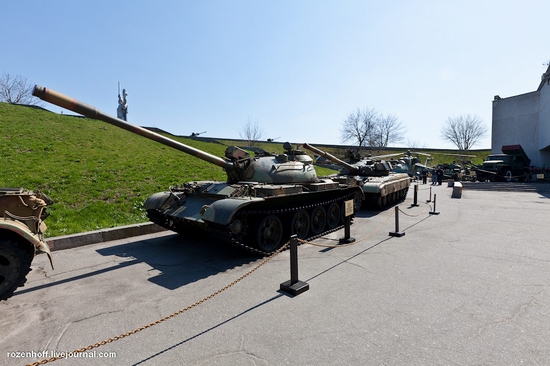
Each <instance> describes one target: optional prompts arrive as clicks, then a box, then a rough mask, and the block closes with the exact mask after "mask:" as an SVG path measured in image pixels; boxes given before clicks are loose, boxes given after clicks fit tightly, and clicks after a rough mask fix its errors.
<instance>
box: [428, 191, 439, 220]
mask: <svg viewBox="0 0 550 366" xmlns="http://www.w3.org/2000/svg"><path fill="white" fill-rule="evenodd" d="M436 197H437V194H435V193H434V210H433V211H430V215H439V212H437V211H436V210H435V199H436Z"/></svg>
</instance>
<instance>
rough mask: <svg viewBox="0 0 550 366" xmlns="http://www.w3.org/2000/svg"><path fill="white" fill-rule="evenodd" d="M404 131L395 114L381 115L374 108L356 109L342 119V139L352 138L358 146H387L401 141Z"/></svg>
mask: <svg viewBox="0 0 550 366" xmlns="http://www.w3.org/2000/svg"><path fill="white" fill-rule="evenodd" d="M404 131H405V128H404V127H403V126H402V125H401V122H399V121H398V119H397V117H396V116H393V115H389V114H388V115H387V116H383V115H380V114H379V113H378V112H377V111H376V110H375V109H363V110H361V109H358V110H357V111H356V112H352V113H350V114H349V115H348V117H347V118H346V120H345V121H344V125H343V129H342V141H350V140H352V141H354V142H356V143H357V146H359V147H363V146H369V147H387V146H388V145H389V144H390V143H392V142H400V141H402V140H403V133H404Z"/></svg>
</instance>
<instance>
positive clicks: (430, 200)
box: [426, 187, 432, 202]
mask: <svg viewBox="0 0 550 366" xmlns="http://www.w3.org/2000/svg"><path fill="white" fill-rule="evenodd" d="M426 202H432V187H430V199H429V200H426Z"/></svg>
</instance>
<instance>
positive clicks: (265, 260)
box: [27, 241, 290, 366]
mask: <svg viewBox="0 0 550 366" xmlns="http://www.w3.org/2000/svg"><path fill="white" fill-rule="evenodd" d="M289 244H290V241H287V242H286V243H285V244H284V245H283V246H281V247H280V248H279V249H278V250H277V251H275V252H273V253H272V254H271V255H270V256H269V257H266V258H265V259H264V260H263V261H262V262H261V263H259V264H258V265H257V266H256V267H254V268H252V269H251V270H250V271H248V272H247V273H245V274H243V275H242V276H240V277H239V278H237V279H236V280H235V281H233V282H231V283H230V284H229V285H227V286H225V287H222V288H220V289H219V290H218V291H216V292H214V293H212V294H210V295H208V296H206V297H205V298H203V299H201V300H199V301H197V302H195V303H194V304H191V305H189V306H187V307H185V308H183V309H181V310H178V311H176V312H175V313H173V314H170V315H168V316H165V317H164V318H161V319H159V320H156V321H154V322H152V323H149V324H147V325H144V326H142V327H139V328H136V329H134V330H131V331H129V332H126V333H123V334H120V335H118V336H115V337H111V338H108V339H106V340H104V341H101V342H97V343H95V344H92V345H90V346H87V347H83V348H79V349H76V350H74V351H73V352H72V353H73V354H74V353H81V352H86V351H90V350H92V349H94V348H97V347H100V346H104V345H106V344H107V343H111V342H114V341H118V340H119V339H122V338H125V337H128V336H129V335H132V334H136V333H138V332H141V331H142V330H145V329H147V328H151V327H152V326H154V325H157V324H160V323H162V322H164V321H166V320H168V319H171V318H174V317H176V316H178V315H180V314H182V313H184V312H186V311H187V310H191V309H192V308H194V307H195V306H197V305H200V304H202V303H203V302H205V301H207V300H210V299H211V298H213V297H214V296H216V295H219V294H221V293H222V292H224V291H225V290H227V289H229V288H230V287H232V286H234V285H236V284H237V283H239V282H240V281H242V280H243V279H245V278H246V277H248V276H249V275H251V274H252V273H253V272H255V271H256V270H257V269H259V268H260V267H261V266H263V265H264V264H266V263H267V262H268V261H270V260H271V259H273V257H275V256H276V255H277V254H279V253H281V252H282V251H283V250H285V249H286V247H287V246H288V245H289ZM62 358H65V356H64V355H63V356H56V357H50V358H46V359H43V360H41V361H38V362H34V363H30V364H27V366H38V365H44V364H46V363H49V362H53V361H57V360H59V359H62Z"/></svg>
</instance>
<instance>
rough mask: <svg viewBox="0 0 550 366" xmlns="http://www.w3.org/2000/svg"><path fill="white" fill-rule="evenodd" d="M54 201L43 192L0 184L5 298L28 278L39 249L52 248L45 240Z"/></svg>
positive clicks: (0, 287) (0, 285)
mask: <svg viewBox="0 0 550 366" xmlns="http://www.w3.org/2000/svg"><path fill="white" fill-rule="evenodd" d="M51 204H52V201H51V200H50V199H49V198H48V197H47V196H46V195H45V194H43V193H41V192H36V193H35V192H33V191H29V190H26V189H23V188H0V300H6V299H8V298H9V297H11V296H12V295H13V292H14V291H15V290H16V289H17V288H18V287H20V286H23V285H24V284H25V282H26V281H27V279H26V277H27V274H28V273H29V271H30V270H31V262H32V260H33V258H34V256H35V254H36V253H39V252H44V253H46V254H47V255H48V257H49V259H50V263H51V264H52V268H53V263H52V258H51V254H50V248H49V247H48V244H46V242H45V241H44V231H46V224H44V220H45V219H46V217H48V215H49V214H48V213H47V212H46V207H47V206H49V205H51Z"/></svg>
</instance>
